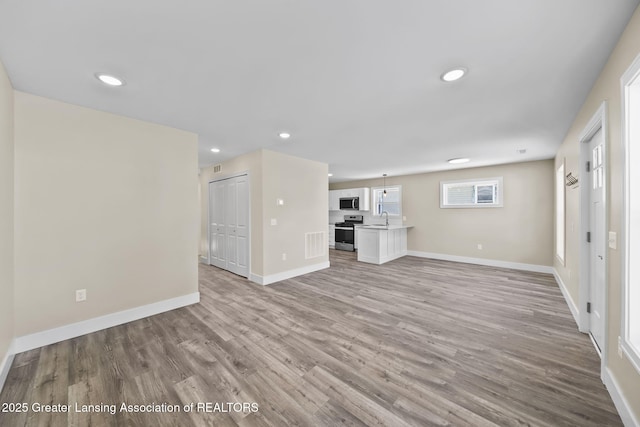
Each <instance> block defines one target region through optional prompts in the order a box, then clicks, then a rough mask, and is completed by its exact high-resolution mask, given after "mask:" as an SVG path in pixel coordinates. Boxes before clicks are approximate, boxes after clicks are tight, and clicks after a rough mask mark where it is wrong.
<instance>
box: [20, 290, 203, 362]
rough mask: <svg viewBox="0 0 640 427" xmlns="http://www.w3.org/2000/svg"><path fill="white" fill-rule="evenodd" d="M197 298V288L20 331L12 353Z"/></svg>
mask: <svg viewBox="0 0 640 427" xmlns="http://www.w3.org/2000/svg"><path fill="white" fill-rule="evenodd" d="M198 302H200V292H194V293H192V294H188V295H183V296H179V297H176V298H170V299H167V300H164V301H158V302H154V303H152V304H147V305H142V306H140V307H136V308H132V309H129V310H123V311H118V312H116V313H111V314H107V315H104V316H100V317H94V318H93V319H88V320H83V321H82V322H77V323H71V324H69V325H65V326H60V327H58V328H53V329H49V330H46V331H42V332H36V333H34V334H29V335H24V336H21V337H17V338H16V339H15V345H14V350H15V353H22V352H23V351H28V350H33V349H34V348H39V347H44V346H45V345H49V344H54V343H57V342H60V341H64V340H68V339H71V338H75V337H79V336H81V335H86V334H90V333H91V332H96V331H100V330H102V329H107V328H111V327H113V326H118V325H122V324H124V323H129V322H132V321H134V320H139V319H142V318H145V317H149V316H153V315H156V314H160V313H164V312H166V311H171V310H175V309H176V308H180V307H185V306H187V305H191V304H196V303H198Z"/></svg>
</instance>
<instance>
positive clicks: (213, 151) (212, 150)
mask: <svg viewBox="0 0 640 427" xmlns="http://www.w3.org/2000/svg"><path fill="white" fill-rule="evenodd" d="M211 152H212V153H219V152H220V149H219V148H212V149H211Z"/></svg>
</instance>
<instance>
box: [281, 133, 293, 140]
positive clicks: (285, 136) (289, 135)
mask: <svg viewBox="0 0 640 427" xmlns="http://www.w3.org/2000/svg"><path fill="white" fill-rule="evenodd" d="M278 136H279V137H280V138H282V139H289V138H290V137H291V134H290V133H288V132H280V133H279V134H278Z"/></svg>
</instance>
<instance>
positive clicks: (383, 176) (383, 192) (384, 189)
mask: <svg viewBox="0 0 640 427" xmlns="http://www.w3.org/2000/svg"><path fill="white" fill-rule="evenodd" d="M382 188H383V190H382V197H387V174H386V173H383V174H382Z"/></svg>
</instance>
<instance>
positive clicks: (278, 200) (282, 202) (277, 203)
mask: <svg viewBox="0 0 640 427" xmlns="http://www.w3.org/2000/svg"><path fill="white" fill-rule="evenodd" d="M276 205H278V206H284V199H276Z"/></svg>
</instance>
